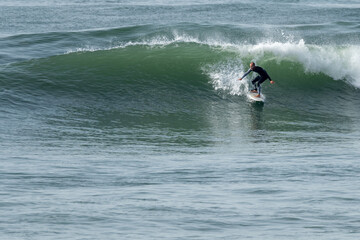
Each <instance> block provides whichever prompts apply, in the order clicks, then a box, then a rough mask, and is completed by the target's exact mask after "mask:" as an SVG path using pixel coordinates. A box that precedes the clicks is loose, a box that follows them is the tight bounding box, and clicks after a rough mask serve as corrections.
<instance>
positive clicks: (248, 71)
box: [239, 68, 252, 80]
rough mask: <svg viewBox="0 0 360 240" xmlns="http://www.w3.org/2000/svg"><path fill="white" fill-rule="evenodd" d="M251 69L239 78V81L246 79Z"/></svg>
mask: <svg viewBox="0 0 360 240" xmlns="http://www.w3.org/2000/svg"><path fill="white" fill-rule="evenodd" d="M251 71H252V70H251V68H250V69H249V70H248V71H247V72H246V73H245V74H244V76H242V77H241V78H239V80H242V79H243V78H244V77H246V76H247V75H248V74H249V73H250V72H251Z"/></svg>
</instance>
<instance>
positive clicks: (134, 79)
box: [2, 26, 360, 102]
mask: <svg viewBox="0 0 360 240" xmlns="http://www.w3.org/2000/svg"><path fill="white" fill-rule="evenodd" d="M144 30H147V31H149V30H151V27H149V26H144V27H141V31H144ZM202 30H203V32H202V34H198V35H197V36H195V35H194V34H193V35H191V34H188V33H185V32H184V31H182V32H181V31H179V30H172V31H165V30H163V29H162V30H161V31H159V30H157V31H154V32H150V33H148V34H147V35H145V36H142V37H135V38H134V39H133V40H132V39H129V40H127V41H124V40H121V39H124V38H125V39H126V38H133V37H132V36H133V35H134V33H135V32H138V31H139V27H130V28H124V29H113V30H99V31H94V32H82V33H73V34H69V33H68V34H64V33H51V34H49V36H47V37H48V38H49V39H51V40H50V41H49V43H41V45H43V44H49V45H51V44H54V43H55V44H57V45H64V43H63V42H61V41H60V39H62V37H64V36H65V35H67V36H69V35H70V36H71V37H70V39H79V38H81V37H84V36H86V37H87V38H90V39H93V41H94V42H96V41H95V40H96V39H103V38H105V39H108V38H111V39H112V40H111V42H110V43H109V42H108V44H107V45H106V46H105V44H104V43H103V42H101V41H98V42H97V43H96V44H94V45H93V46H83V47H79V48H74V49H69V48H67V50H65V51H64V52H63V53H59V54H56V55H50V56H46V54H45V56H43V57H42V58H35V59H31V60H20V61H16V62H15V63H8V64H3V67H2V79H3V82H2V89H7V90H9V91H10V92H11V91H15V90H16V94H27V95H29V96H30V99H31V97H32V96H33V97H34V96H35V97H38V96H54V95H55V96H59V97H61V96H68V97H75V98H76V97H81V96H82V97H94V96H106V97H113V98H115V99H121V101H122V102H124V101H133V100H134V99H147V101H149V102H171V101H176V102H177V101H178V100H179V99H177V98H186V99H208V98H210V99H211V98H217V97H219V96H220V97H221V98H227V99H232V97H234V96H245V95H246V92H247V90H248V87H249V84H248V82H249V80H251V76H249V77H247V81H242V82H240V81H238V80H237V79H238V78H239V77H240V76H241V75H242V74H243V73H244V72H245V71H246V70H247V69H248V64H249V62H250V61H255V62H256V63H257V65H260V66H262V67H264V68H265V69H266V70H267V71H268V73H269V74H270V76H272V78H273V79H274V80H275V81H276V85H274V86H266V85H267V84H266V83H265V86H266V87H265V88H264V92H265V94H266V93H269V94H271V95H274V94H277V95H279V94H282V95H283V94H286V93H287V92H290V91H291V92H293V93H294V94H296V93H298V92H300V93H299V94H303V91H317V90H323V89H326V90H327V91H326V94H327V95H328V96H329V97H337V96H341V95H344V94H345V93H344V92H343V91H348V89H353V90H354V91H356V89H359V88H360V69H359V68H358V66H359V64H360V46H359V45H315V44H307V43H306V42H305V41H304V40H303V39H300V40H299V41H294V40H291V39H289V38H288V37H285V38H284V39H283V41H282V42H280V41H270V40H267V41H260V42H258V43H253V44H250V43H248V42H246V41H244V42H239V41H238V42H236V41H230V40H229V39H226V38H221V37H217V38H216V37H209V36H208V35H212V36H215V35H216V34H214V33H212V34H207V33H206V32H205V31H204V29H202ZM200 32H201V31H200ZM45 35H46V34H45ZM119 35H120V36H121V39H120V38H119V37H118V38H116V39H115V40H114V38H115V37H116V36H119ZM122 35H124V36H122ZM41 37H42V38H44V34H39V35H30V36H28V35H24V36H23V35H22V36H16V37H11V39H12V41H14V40H16V41H24V38H33V39H38V38H41ZM59 42H60V43H59ZM65 45H66V44H65ZM35 47H36V46H35ZM65 49H66V48H65ZM25 54H26V53H25ZM31 54H32V53H31V52H30V53H29V55H31ZM10 62H11V61H10ZM323 94H325V93H323ZM346 94H347V93H346ZM21 98H25V97H21ZM174 98H175V99H177V100H174Z"/></svg>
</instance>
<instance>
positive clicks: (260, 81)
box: [257, 77, 267, 95]
mask: <svg viewBox="0 0 360 240" xmlns="http://www.w3.org/2000/svg"><path fill="white" fill-rule="evenodd" d="M266 79H267V78H263V77H260V79H259V81H258V82H257V85H258V87H257V88H258V93H259V95H260V94H261V84H262V83H263V82H264V81H265V80H266Z"/></svg>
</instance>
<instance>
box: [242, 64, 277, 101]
mask: <svg viewBox="0 0 360 240" xmlns="http://www.w3.org/2000/svg"><path fill="white" fill-rule="evenodd" d="M251 71H253V72H256V73H257V74H259V76H257V77H256V78H254V79H253V80H252V81H251V83H252V84H253V86H254V89H253V90H258V93H259V94H260V92H261V86H260V84H262V83H263V82H264V81H265V80H266V79H269V80H270V81H271V78H270V76H269V74H268V73H267V72H266V71H265V70H264V69H263V68H262V67H259V66H255V67H254V69H253V70H252V69H251V68H250V69H249V70H248V71H247V72H246V73H245V74H244V76H242V78H244V77H246V76H247V75H248V74H249V73H250V72H251Z"/></svg>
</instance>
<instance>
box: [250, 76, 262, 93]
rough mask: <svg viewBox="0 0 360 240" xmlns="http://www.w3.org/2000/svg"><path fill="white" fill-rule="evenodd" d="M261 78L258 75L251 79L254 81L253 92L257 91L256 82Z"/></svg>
mask: <svg viewBox="0 0 360 240" xmlns="http://www.w3.org/2000/svg"><path fill="white" fill-rule="evenodd" d="M260 79H261V77H260V76H257V77H256V78H254V79H253V80H252V81H251V83H252V85H253V89H252V90H251V92H253V91H257V86H256V85H257V84H256V82H257V81H259V80H260Z"/></svg>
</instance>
